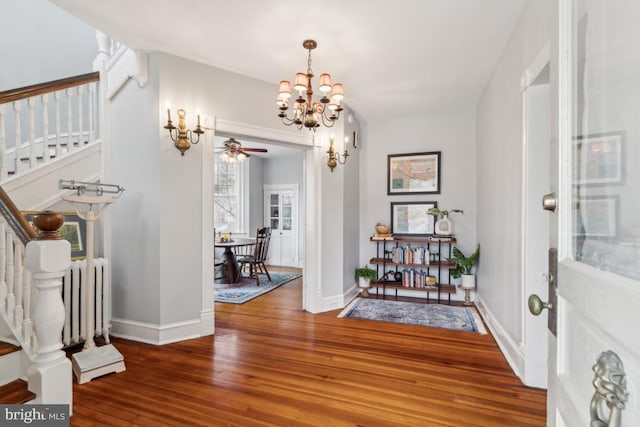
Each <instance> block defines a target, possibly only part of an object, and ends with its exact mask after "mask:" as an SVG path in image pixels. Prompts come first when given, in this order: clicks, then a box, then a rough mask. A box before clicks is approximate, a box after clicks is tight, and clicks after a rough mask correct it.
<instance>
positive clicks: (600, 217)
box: [573, 196, 619, 237]
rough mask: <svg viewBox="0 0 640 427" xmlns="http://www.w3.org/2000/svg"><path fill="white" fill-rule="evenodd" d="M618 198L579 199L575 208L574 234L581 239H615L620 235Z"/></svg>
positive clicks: (594, 197)
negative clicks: (581, 237)
mask: <svg viewBox="0 0 640 427" xmlns="http://www.w3.org/2000/svg"><path fill="white" fill-rule="evenodd" d="M618 203H619V198H618V197H617V196H592V197H584V198H580V199H577V200H576V202H575V205H574V207H573V218H574V221H573V234H574V235H576V236H578V237H580V236H583V237H615V236H616V235H617V234H618Z"/></svg>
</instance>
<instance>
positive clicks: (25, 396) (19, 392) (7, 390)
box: [0, 380, 36, 404]
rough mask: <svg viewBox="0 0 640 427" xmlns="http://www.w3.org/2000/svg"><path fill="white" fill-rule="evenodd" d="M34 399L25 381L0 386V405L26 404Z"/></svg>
mask: <svg viewBox="0 0 640 427" xmlns="http://www.w3.org/2000/svg"><path fill="white" fill-rule="evenodd" d="M35 397H36V395H35V394H33V393H32V392H30V391H29V385H28V384H27V382H26V381H23V380H15V381H11V382H10V383H7V384H5V385H3V386H0V403H2V404H21V403H27V402H29V401H30V400H33V399H34V398H35Z"/></svg>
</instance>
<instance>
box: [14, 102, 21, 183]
mask: <svg viewBox="0 0 640 427" xmlns="http://www.w3.org/2000/svg"><path fill="white" fill-rule="evenodd" d="M13 111H14V112H15V115H16V129H15V132H16V138H15V143H14V147H15V151H14V154H15V156H16V168H15V169H14V170H15V174H16V175H19V174H20V172H22V162H21V161H20V148H21V147H22V125H21V123H20V113H21V111H22V102H21V101H15V102H14V103H13Z"/></svg>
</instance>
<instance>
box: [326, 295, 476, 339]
mask: <svg viewBox="0 0 640 427" xmlns="http://www.w3.org/2000/svg"><path fill="white" fill-rule="evenodd" d="M338 317H349V318H354V319H366V320H378V321H381V322H392V323H402V324H405V325H419V326H429V327H432V328H442V329H452V330H456V331H466V332H477V333H480V334H486V333H487V331H486V329H485V328H484V325H483V323H482V319H481V318H480V315H479V314H478V312H477V310H476V309H475V308H472V307H460V306H452V305H442V304H424V303H417V302H405V301H393V300H383V299H371V298H356V299H355V300H353V301H352V302H351V303H350V304H349V305H348V306H347V307H346V308H345V309H344V310H342V312H341V313H340V314H339V315H338Z"/></svg>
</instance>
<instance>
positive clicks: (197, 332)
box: [111, 301, 214, 345]
mask: <svg viewBox="0 0 640 427" xmlns="http://www.w3.org/2000/svg"><path fill="white" fill-rule="evenodd" d="M211 305H213V301H212V302H211ZM213 320H214V314H213V310H208V311H205V310H203V311H201V312H200V319H194V320H186V321H183V322H175V323H169V324H166V325H156V324H153V323H146V322H137V321H135V320H126V319H111V325H112V329H111V335H112V336H114V337H118V338H124V339H129V340H134V341H139V342H143V343H147V344H154V345H164V344H170V343H173V342H178V341H184V340H188V339H192V338H200V337H203V336H207V335H211V334H213V330H212V326H213ZM209 331H210V332H209Z"/></svg>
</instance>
